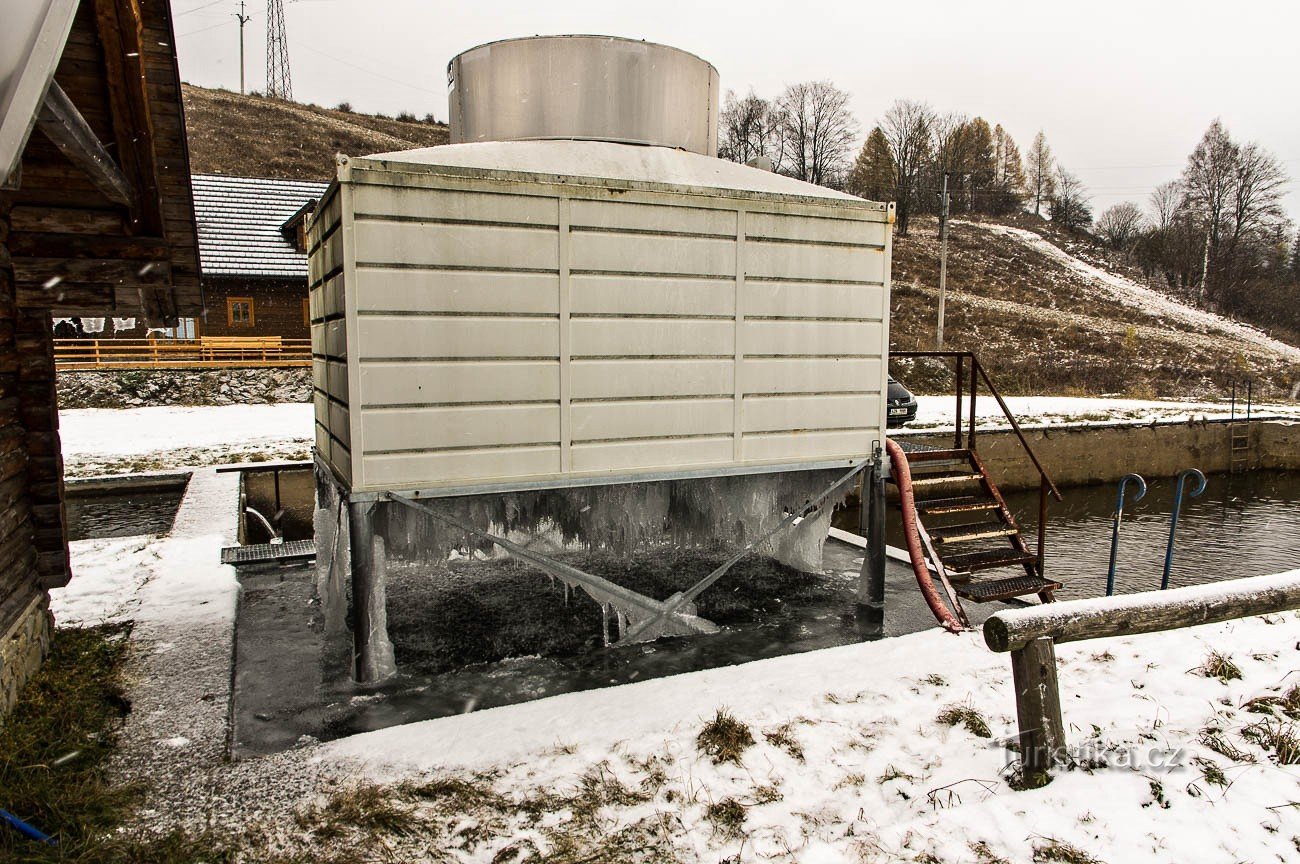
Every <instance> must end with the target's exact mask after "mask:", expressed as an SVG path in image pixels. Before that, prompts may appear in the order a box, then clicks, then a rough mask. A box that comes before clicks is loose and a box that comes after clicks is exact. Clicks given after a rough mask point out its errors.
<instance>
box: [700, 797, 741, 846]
mask: <svg viewBox="0 0 1300 864" xmlns="http://www.w3.org/2000/svg"><path fill="white" fill-rule="evenodd" d="M704 818H705V819H708V820H709V824H711V825H712V826H713V830H714V833H716V834H718V835H719V836H721V837H727V838H732V837H740V836H741V835H743V834H744V833H745V805H744V804H741V803H740V802H739V801H737V800H736V799H735V798H723V799H722V800H721V801H714V802H713V803H711V804H709V805H708V806H707V807H705V808H704Z"/></svg>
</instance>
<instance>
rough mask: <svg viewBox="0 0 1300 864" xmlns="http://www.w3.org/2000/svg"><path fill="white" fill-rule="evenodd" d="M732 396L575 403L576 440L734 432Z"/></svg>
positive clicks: (574, 423)
mask: <svg viewBox="0 0 1300 864" xmlns="http://www.w3.org/2000/svg"><path fill="white" fill-rule="evenodd" d="M733 405H734V403H733V401H732V400H731V399H669V400H664V401H654V402H647V401H633V402H626V401H619V402H584V403H580V404H577V405H574V406H573V429H572V436H573V441H574V443H575V444H576V443H577V442H579V441H594V440H605V439H612V438H669V437H673V436H676V435H722V434H726V435H730V434H731V431H732V428H733V426H732V421H733V416H734V407H733Z"/></svg>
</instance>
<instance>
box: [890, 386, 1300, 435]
mask: <svg viewBox="0 0 1300 864" xmlns="http://www.w3.org/2000/svg"><path fill="white" fill-rule="evenodd" d="M904 383H906V382H904ZM1004 401H1005V402H1006V403H1007V407H1008V408H1009V409H1010V410H1011V413H1012V414H1013V415H1015V418H1016V422H1017V423H1019V424H1020V425H1021V426H1022V427H1026V426H1054V425H1060V424H1062V423H1071V424H1086V423H1152V422H1157V421H1165V422H1168V421H1194V420H1205V419H1215V418H1222V417H1227V416H1229V413H1230V411H1231V409H1230V406H1229V405H1228V403H1227V402H1184V401H1180V400H1175V399H1152V400H1147V399H1118V398H1116V399H1110V398H1105V397H1092V396H1077V397H1076V396H1007V397H1005V398H1004ZM917 403H918V404H917V412H916V419H915V420H914V421H912V422H911V423H908V424H907V426H906V427H904V429H905V430H906V429H915V430H931V429H942V428H948V429H951V428H952V427H953V416H954V414H955V413H956V400H955V398H954V397H952V396H918V397H917ZM975 408H976V410H975V422H976V426H978V427H979V428H981V429H983V428H1001V427H1005V426H1007V425H1008V424H1007V421H1006V417H1005V415H1004V414H1003V413H1002V409H1001V408H999V407H998V403H997V401H996V400H995V399H992V398H991V397H988V396H987V395H985V396H984V397H983V398H979V399H976V400H975ZM1243 411H1244V408H1243V407H1242V406H1240V405H1238V406H1237V414H1238V416H1241V414H1242V412H1243ZM969 413H970V403H969V401H968V402H966V403H965V404H964V405H963V408H962V422H963V423H964V422H965V420H966V418H967V417H968V416H969ZM1251 416H1252V417H1278V416H1281V417H1300V404H1296V403H1290V404H1281V403H1278V404H1263V405H1260V404H1256V405H1254V406H1252V408H1251Z"/></svg>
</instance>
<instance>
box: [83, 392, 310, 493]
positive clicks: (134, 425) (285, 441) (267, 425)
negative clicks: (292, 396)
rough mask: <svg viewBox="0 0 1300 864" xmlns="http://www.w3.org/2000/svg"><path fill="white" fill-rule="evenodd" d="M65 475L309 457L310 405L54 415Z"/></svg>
mask: <svg viewBox="0 0 1300 864" xmlns="http://www.w3.org/2000/svg"><path fill="white" fill-rule="evenodd" d="M59 431H60V435H61V437H62V440H63V459H64V465H65V470H66V473H67V474H68V476H71V477H76V476H88V475H94V474H113V473H123V472H135V471H152V470H158V469H162V468H173V467H182V466H192V465H218V464H225V463H231V462H245V461H267V460H275V459H306V458H309V456H310V452H311V446H312V434H313V433H312V406H311V404H310V403H283V404H277V405H212V406H203V407H198V408H185V407H177V406H166V407H153V408H123V409H115V408H80V409H74V410H69V411H61V412H59Z"/></svg>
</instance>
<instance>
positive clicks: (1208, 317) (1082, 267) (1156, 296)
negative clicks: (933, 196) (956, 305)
mask: <svg viewBox="0 0 1300 864" xmlns="http://www.w3.org/2000/svg"><path fill="white" fill-rule="evenodd" d="M961 224H964V225H971V226H974V227H976V228H982V229H984V230H985V231H990V232H992V233H994V234H1001V235H1002V236H1004V237H1010V238H1012V239H1014V240H1018V241H1020V242H1021V243H1024V244H1025V245H1026V246H1029V247H1031V248H1032V249H1034V250H1036V251H1038V252H1040V253H1042V254H1043V255H1046V256H1047V257H1049V258H1051V259H1053V260H1055V261H1057V262H1059V263H1060V264H1062V265H1064V266H1066V267H1068V268H1069V269H1071V270H1073V271H1074V272H1076V273H1078V274H1079V275H1081V276H1084V277H1086V278H1088V279H1090V280H1092V282H1093V283H1094V284H1096V285H1097V286H1099V287H1100V288H1101V289H1102V290H1104V291H1105V292H1106V293H1108V294H1109V295H1110V296H1112V297H1114V298H1115V299H1116V300H1118V301H1120V302H1121V303H1124V304H1126V305H1128V306H1134V307H1137V308H1139V309H1142V310H1144V311H1145V312H1147V313H1149V314H1152V315H1158V316H1160V317H1163V318H1166V319H1168V320H1171V321H1177V322H1179V323H1181V324H1184V325H1191V326H1193V327H1196V328H1199V329H1209V330H1215V331H1218V332H1221V333H1228V334H1231V335H1232V336H1234V337H1236V338H1238V339H1242V340H1244V341H1247V342H1250V343H1251V344H1254V345H1258V346H1260V347H1261V348H1267V349H1269V350H1270V351H1273V352H1275V353H1277V354H1280V355H1282V356H1284V357H1287V358H1290V359H1292V360H1300V348H1297V347H1295V346H1294V345H1288V344H1286V343H1285V342H1280V341H1278V340H1277V339H1273V338H1272V337H1270V336H1267V335H1266V334H1264V333H1263V332H1261V331H1259V330H1257V329H1255V328H1254V327H1251V326H1249V325H1247V324H1243V323H1241V322H1240V321H1234V320H1233V319H1231V318H1227V317H1224V316H1222V315H1216V314H1215V313H1213V312H1207V311H1206V310H1204V309H1197V308H1196V307H1194V306H1189V305H1188V304H1186V303H1182V302H1180V301H1178V300H1176V299H1174V298H1173V297H1170V296H1168V295H1167V294H1162V293H1161V292H1159V291H1156V290H1155V289H1153V288H1148V287H1147V286H1145V285H1140V284H1138V283H1137V282H1134V281H1133V280H1132V279H1128V278H1125V277H1123V276H1119V275H1117V274H1114V273H1110V272H1108V271H1106V270H1103V269H1101V268H1100V267H1096V266H1094V265H1092V264H1089V263H1088V262H1086V261H1084V260H1082V259H1080V258H1077V257H1075V256H1074V255H1071V254H1070V253H1069V252H1067V251H1065V250H1064V249H1062V248H1060V247H1059V246H1056V245H1055V244H1053V243H1051V242H1050V241H1048V240H1046V239H1045V238H1044V237H1043V236H1042V235H1040V234H1037V233H1035V232H1033V231H1029V230H1027V229H1024V228H1013V227H1011V226H1009V225H994V224H990V223H985V222H963V223H961Z"/></svg>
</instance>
